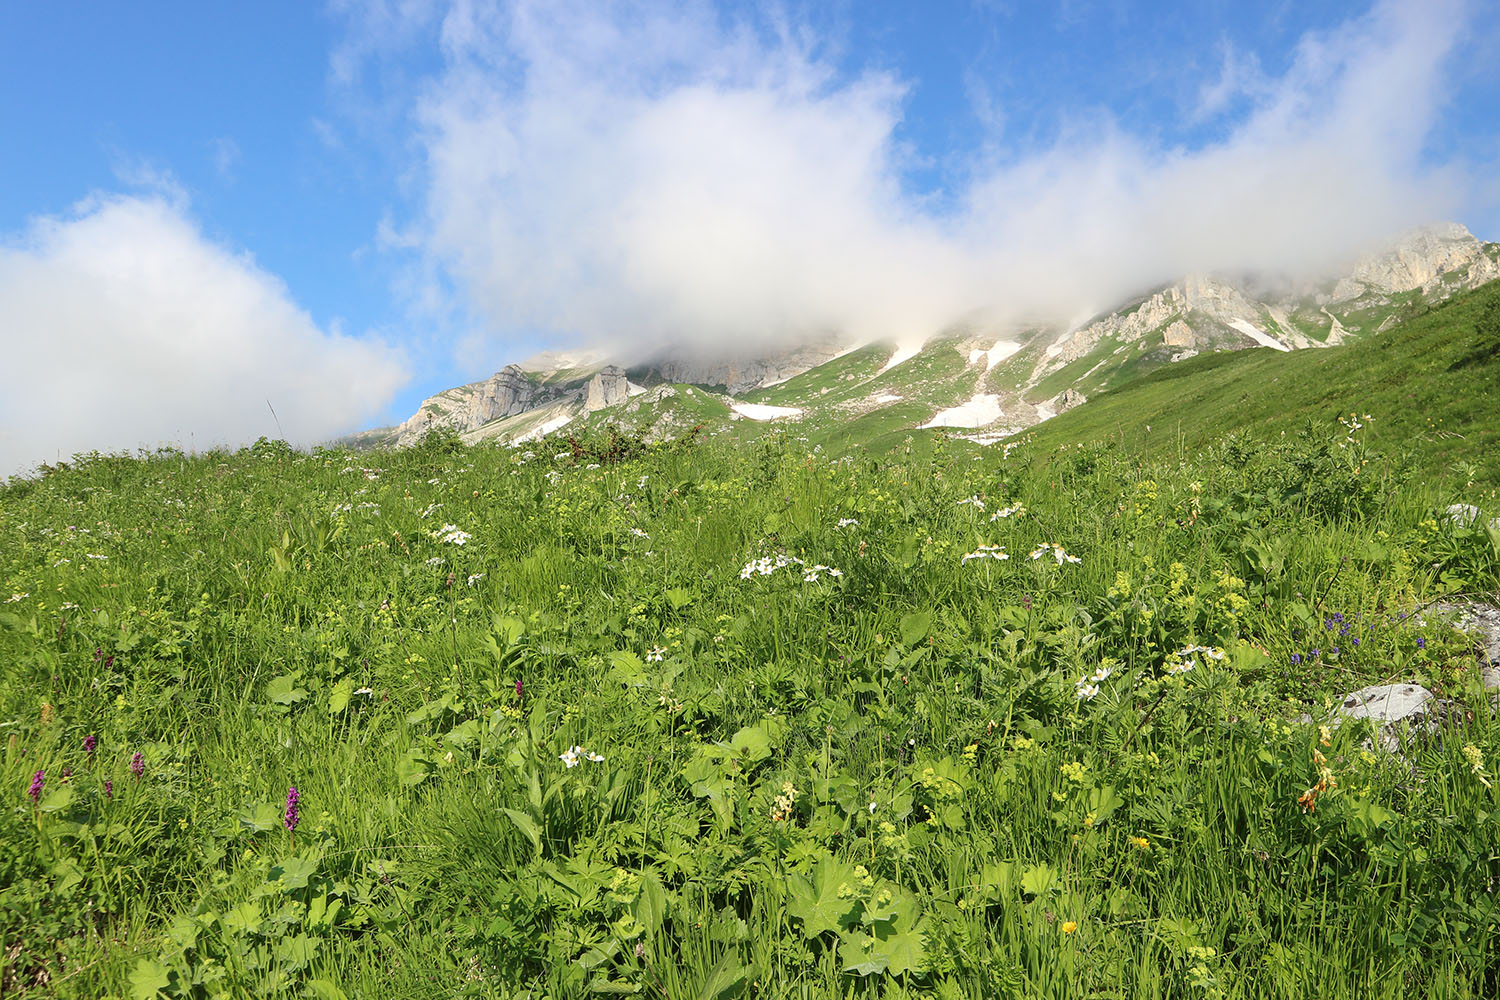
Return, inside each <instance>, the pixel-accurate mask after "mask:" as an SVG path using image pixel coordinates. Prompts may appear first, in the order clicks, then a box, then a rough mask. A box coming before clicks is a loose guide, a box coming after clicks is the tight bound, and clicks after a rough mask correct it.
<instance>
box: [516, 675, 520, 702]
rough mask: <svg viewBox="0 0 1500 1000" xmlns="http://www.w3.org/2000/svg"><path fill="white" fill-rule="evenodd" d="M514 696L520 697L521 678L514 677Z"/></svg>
mask: <svg viewBox="0 0 1500 1000" xmlns="http://www.w3.org/2000/svg"><path fill="white" fill-rule="evenodd" d="M516 697H517V698H519V697H521V678H519V677H517V678H516Z"/></svg>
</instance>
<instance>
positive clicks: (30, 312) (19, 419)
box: [0, 196, 406, 476]
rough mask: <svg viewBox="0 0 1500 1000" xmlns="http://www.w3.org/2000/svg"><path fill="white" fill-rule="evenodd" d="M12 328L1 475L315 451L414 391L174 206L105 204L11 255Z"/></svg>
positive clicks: (1, 269) (386, 353) (161, 202)
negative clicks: (239, 453)
mask: <svg viewBox="0 0 1500 1000" xmlns="http://www.w3.org/2000/svg"><path fill="white" fill-rule="evenodd" d="M0 317H3V318H0V348H3V353H4V357H5V364H4V365H3V367H0V476H4V475H7V474H17V473H20V472H23V471H25V470H27V469H30V468H34V467H35V466H36V464H37V463H39V462H44V461H45V462H52V461H56V460H58V459H59V458H61V459H64V460H66V459H68V458H69V457H71V456H72V455H73V454H74V453H76V452H86V451H95V450H97V451H116V450H126V449H134V448H137V447H147V448H154V447H156V446H158V445H160V444H164V443H171V444H175V445H179V446H184V447H186V446H190V445H196V446H197V447H199V448H204V447H211V446H215V445H221V444H223V445H239V444H243V443H245V442H248V441H253V440H254V439H255V438H257V437H259V436H261V435H266V436H269V437H277V436H284V437H286V438H287V439H288V440H291V441H293V442H296V443H300V444H311V443H315V442H318V441H322V440H326V439H328V438H329V437H330V436H333V435H336V434H339V433H343V432H346V431H350V430H354V429H358V428H359V427H360V426H361V425H362V424H363V423H364V422H365V421H367V420H369V419H371V418H372V417H374V416H375V415H376V414H378V413H379V412H380V411H381V409H382V408H383V407H384V406H385V405H386V404H387V403H388V402H389V401H390V399H391V397H392V395H393V394H394V392H395V390H396V389H397V388H398V387H399V386H400V385H401V384H402V383H403V382H404V381H405V379H406V376H405V374H404V371H403V366H402V364H401V358H400V357H399V355H398V354H397V353H396V352H394V351H393V350H392V349H390V348H389V347H387V346H385V345H383V344H380V343H376V342H372V341H369V340H362V339H357V338H354V337H349V336H344V335H341V334H338V333H336V332H327V331H324V330H321V329H319V327H318V326H317V324H315V323H314V322H313V321H312V319H311V317H309V316H308V315H307V314H306V313H305V312H304V311H302V310H301V309H299V308H298V307H297V306H296V304H295V303H293V302H292V301H291V299H290V297H289V295H288V292H287V289H286V288H285V286H284V285H283V284H282V283H281V282H280V281H279V280H278V279H276V278H275V277H274V276H272V275H270V274H268V273H266V272H265V271H264V270H262V269H261V268H259V267H257V266H256V264H255V263H254V261H252V260H250V259H249V258H248V257H245V256H243V255H239V254H236V253H234V252H232V251H230V250H228V249H226V248H224V247H222V246H220V245H218V244H216V243H214V242H212V241H210V240H208V239H207V238H205V236H204V235H203V234H202V233H201V232H200V231H199V229H198V228H197V226H196V225H195V224H194V223H193V221H192V220H191V219H190V218H189V217H188V215H187V213H186V211H185V210H184V209H183V207H182V206H181V205H180V204H178V203H176V202H174V201H172V200H169V199H167V198H163V197H134V196H113V197H105V196H101V197H95V198H92V199H89V200H88V201H86V202H84V203H82V204H80V205H79V206H77V208H76V209H75V210H74V212H73V213H72V214H70V215H69V216H67V217H64V218H42V219H37V220H34V221H33V222H32V224H31V226H30V227H29V229H28V230H27V231H26V232H25V233H23V234H20V235H18V236H17V237H15V238H13V239H9V240H6V241H4V242H0ZM268 400H269V402H270V405H271V406H272V407H274V408H275V412H276V417H277V418H279V420H280V427H281V430H279V431H278V428H277V425H276V421H275V420H273V418H272V415H271V412H270V410H269V409H268V407H267V401H268Z"/></svg>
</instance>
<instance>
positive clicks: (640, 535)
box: [630, 528, 651, 539]
mask: <svg viewBox="0 0 1500 1000" xmlns="http://www.w3.org/2000/svg"><path fill="white" fill-rule="evenodd" d="M630 533H631V534H632V535H634V536H635V537H637V538H646V539H649V538H650V537H651V536H650V535H648V534H646V533H645V532H644V531H642V530H641V529H640V528H631V529H630Z"/></svg>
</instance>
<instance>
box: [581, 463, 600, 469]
mask: <svg viewBox="0 0 1500 1000" xmlns="http://www.w3.org/2000/svg"><path fill="white" fill-rule="evenodd" d="M584 468H585V469H597V468H599V463H598V462H590V463H589V464H588V465H585V466H584Z"/></svg>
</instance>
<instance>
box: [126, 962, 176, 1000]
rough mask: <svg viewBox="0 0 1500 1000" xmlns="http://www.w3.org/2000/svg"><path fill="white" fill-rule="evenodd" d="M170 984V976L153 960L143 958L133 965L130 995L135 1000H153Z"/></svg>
mask: <svg viewBox="0 0 1500 1000" xmlns="http://www.w3.org/2000/svg"><path fill="white" fill-rule="evenodd" d="M171 983H172V977H171V974H170V973H169V972H168V971H167V970H166V969H164V968H163V967H162V966H161V965H159V964H158V963H157V962H156V961H154V960H153V959H149V958H143V959H141V960H140V961H139V962H137V963H135V971H134V972H132V973H131V974H130V995H131V996H132V997H134V998H135V1000H154V998H155V997H156V995H157V994H158V993H160V992H161V991H162V990H164V989H166V988H167V987H168V986H169V985H171Z"/></svg>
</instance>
